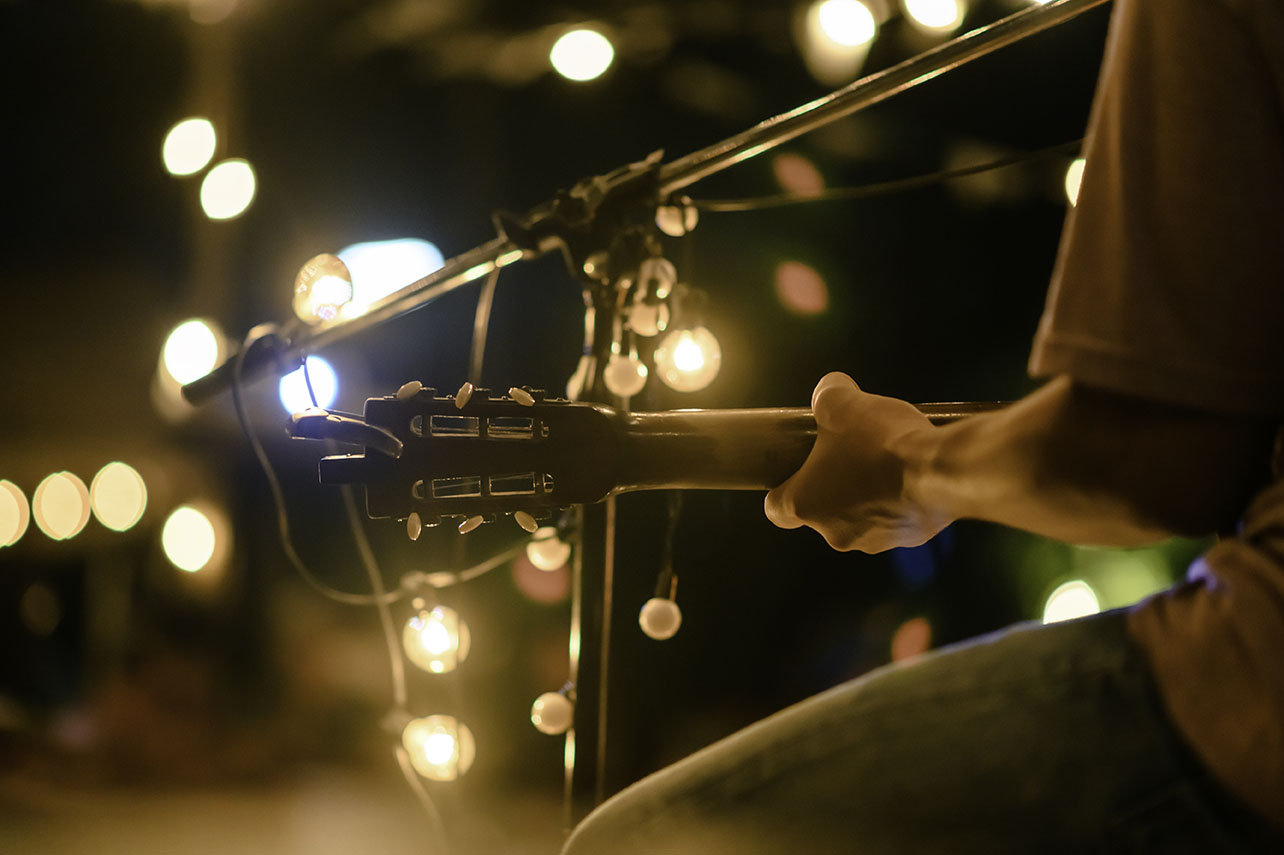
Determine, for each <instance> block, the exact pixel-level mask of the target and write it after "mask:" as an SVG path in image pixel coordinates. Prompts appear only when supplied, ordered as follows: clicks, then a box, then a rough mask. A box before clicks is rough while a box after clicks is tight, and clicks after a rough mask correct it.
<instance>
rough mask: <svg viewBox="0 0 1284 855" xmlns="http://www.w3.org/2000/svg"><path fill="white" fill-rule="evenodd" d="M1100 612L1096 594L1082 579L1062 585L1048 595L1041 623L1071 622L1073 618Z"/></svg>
mask: <svg viewBox="0 0 1284 855" xmlns="http://www.w3.org/2000/svg"><path fill="white" fill-rule="evenodd" d="M1099 611H1101V604H1100V603H1099V602H1098V601H1097V592H1096V591H1094V590H1092V586H1091V585H1089V584H1088V583H1087V582H1085V581H1083V580H1082V579H1074V580H1071V581H1069V582H1066V583H1064V584H1062V585H1058V586H1057V588H1056V590H1054V591H1053V592H1052V593H1051V594H1049V595H1048V600H1047V602H1046V603H1045V604H1044V606H1043V622H1044V623H1056V622H1057V621H1063V620H1073V619H1074V618H1079V617H1087V616H1088V615H1095V614H1096V613H1097V612H1099Z"/></svg>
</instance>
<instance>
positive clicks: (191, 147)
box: [161, 116, 218, 176]
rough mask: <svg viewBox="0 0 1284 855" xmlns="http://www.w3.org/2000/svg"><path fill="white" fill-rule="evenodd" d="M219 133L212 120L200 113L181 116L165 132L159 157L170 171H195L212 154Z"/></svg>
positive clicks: (183, 173)
mask: <svg viewBox="0 0 1284 855" xmlns="http://www.w3.org/2000/svg"><path fill="white" fill-rule="evenodd" d="M217 146H218V136H217V134H215V132H214V124H213V123H212V122H211V121H210V120H209V119H206V118H203V117H201V116H192V117H191V118H188V119H183V120H182V121H181V122H179V123H177V124H176V125H174V127H172V128H170V129H169V132H168V133H166V134H165V141H164V143H162V144H161V161H162V162H163V163H164V164H165V170H166V171H167V172H169V174H170V175H177V176H184V175H194V174H196V173H197V172H200V171H201V170H202V169H204V168H205V167H206V165H207V164H208V163H209V162H210V160H211V159H212V158H213V157H214V150H215V148H216V147H217Z"/></svg>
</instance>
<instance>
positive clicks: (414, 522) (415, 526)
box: [406, 512, 424, 540]
mask: <svg viewBox="0 0 1284 855" xmlns="http://www.w3.org/2000/svg"><path fill="white" fill-rule="evenodd" d="M423 530H424V523H423V520H422V519H420V518H419V514H418V513H417V512H416V513H412V514H411V515H410V516H409V517H407V518H406V534H408V535H410V539H411V540H418V539H419V535H420V533H421V532H423Z"/></svg>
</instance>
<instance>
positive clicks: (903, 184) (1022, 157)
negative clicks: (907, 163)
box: [691, 139, 1083, 213]
mask: <svg viewBox="0 0 1284 855" xmlns="http://www.w3.org/2000/svg"><path fill="white" fill-rule="evenodd" d="M1082 143H1083V140H1082V139H1077V140H1072V141H1070V142H1064V143H1061V144H1059V145H1054V146H1048V147H1047V148H1041V149H1038V150H1036V151H1030V152H1022V153H1021V154H1013V155H1009V156H1007V157H1001V158H998V159H997V160H990V161H986V162H985V163H977V164H973V165H972V166H962V167H959V168H957V169H944V170H941V171H939V172H931V173H928V174H926V175H916V176H913V177H911V178H898V179H896V180H895V181H882V182H879V183H877V184H864V185H861V186H859V187H835V188H833V189H830V190H823V191H821V192H819V193H808V194H798V193H777V194H774V195H771V196H754V197H750V198H746V199H693V200H691V204H692V205H693V206H695V207H696V208H697V209H699V210H701V211H709V212H711V213H733V212H738V211H764V210H767V209H769V208H781V207H784V206H786V205H801V204H804V203H807V202H834V201H841V200H852V199H870V198H873V197H875V196H888V195H891V194H893V193H904V192H907V191H909V190H919V189H922V188H924V187H931V186H932V185H934V184H943V183H945V182H946V181H952V180H954V179H956V178H966V177H967V176H969V175H977V174H979V173H982V172H990V171H992V170H995V169H1002V168H1004V167H1007V166H1014V165H1016V164H1018V163H1028V162H1031V161H1035V160H1041V159H1043V158H1045V157H1051V156H1053V155H1057V154H1069V153H1073V152H1077V151H1078V150H1079V148H1080V146H1081V145H1082Z"/></svg>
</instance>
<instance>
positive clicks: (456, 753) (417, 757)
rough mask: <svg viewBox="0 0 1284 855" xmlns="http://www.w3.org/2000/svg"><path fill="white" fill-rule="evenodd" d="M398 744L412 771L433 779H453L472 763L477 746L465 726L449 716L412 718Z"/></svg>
mask: <svg viewBox="0 0 1284 855" xmlns="http://www.w3.org/2000/svg"><path fill="white" fill-rule="evenodd" d="M401 744H402V745H404V746H405V748H406V752H407V753H408V754H409V755H410V763H411V765H412V766H414V767H415V771H416V772H418V773H419V774H420V775H423V776H424V777H425V778H428V779H429V780H432V781H453V780H455V779H456V778H458V777H459V776H460V775H462V774H464V773H465V772H467V771H468V769H469V768H470V767H471V766H472V765H473V758H474V757H475V756H476V753H477V747H476V743H475V742H474V741H473V734H472V731H471V730H469V729H468V726H467V725H465V724H463V723H462V722H460V721H457V720H456V719H455V718H454V717H452V716H448V715H430V716H427V717H425V718H416V719H411V720H410V722H409V723H408V724H407V725H406V727H405V729H404V730H402V732H401Z"/></svg>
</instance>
